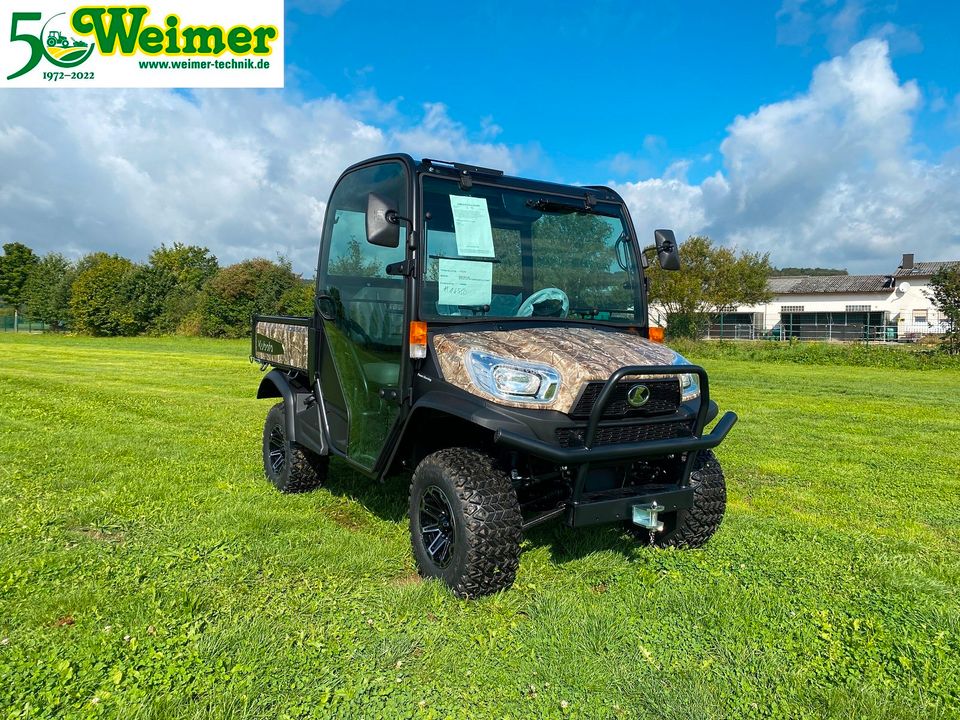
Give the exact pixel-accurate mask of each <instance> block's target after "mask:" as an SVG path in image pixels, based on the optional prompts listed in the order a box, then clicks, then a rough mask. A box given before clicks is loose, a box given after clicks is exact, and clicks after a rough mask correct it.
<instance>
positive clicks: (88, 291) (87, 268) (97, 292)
mask: <svg viewBox="0 0 960 720" xmlns="http://www.w3.org/2000/svg"><path fill="white" fill-rule="evenodd" d="M136 273H137V266H136V265H134V264H133V263H132V262H130V261H129V260H127V259H126V258H122V257H120V256H119V255H107V254H106V253H94V254H93V255H88V256H87V257H85V258H83V259H82V260H81V261H80V262H79V263H78V273H77V277H76V279H75V280H74V281H73V285H72V287H71V293H70V314H71V316H72V318H73V329H74V330H76V331H77V332H80V333H87V334H90V335H136V334H137V333H138V332H140V331H141V330H143V324H142V321H141V319H140V318H138V309H137V304H136V300H137V297H136V290H137V287H138V283H137V274H136Z"/></svg>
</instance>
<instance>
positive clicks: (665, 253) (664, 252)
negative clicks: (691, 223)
mask: <svg viewBox="0 0 960 720" xmlns="http://www.w3.org/2000/svg"><path fill="white" fill-rule="evenodd" d="M653 240H654V242H655V243H656V246H657V260H659V261H660V267H662V268H663V269H664V270H679V269H680V248H679V246H678V245H677V238H676V236H674V234H673V230H654V231H653Z"/></svg>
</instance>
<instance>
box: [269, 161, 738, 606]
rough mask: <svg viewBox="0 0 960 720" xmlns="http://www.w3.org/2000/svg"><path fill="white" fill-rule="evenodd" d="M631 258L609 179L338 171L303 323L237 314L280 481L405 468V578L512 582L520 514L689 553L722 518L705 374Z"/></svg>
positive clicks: (626, 217)
mask: <svg viewBox="0 0 960 720" xmlns="http://www.w3.org/2000/svg"><path fill="white" fill-rule="evenodd" d="M648 255H651V256H652V255H656V257H657V260H658V262H659V263H660V264H661V266H662V267H663V268H665V269H671V270H677V269H679V266H680V261H679V255H678V249H677V244H676V240H675V238H674V235H673V233H672V232H671V231H669V230H657V231H656V232H655V233H654V244H653V245H651V246H649V247H646V248H644V247H643V246H642V245H641V244H640V243H639V241H638V238H637V234H636V232H635V231H634V227H633V223H632V221H631V219H630V214H629V213H628V212H627V207H626V205H625V204H624V202H623V200H622V198H621V197H620V196H619V195H617V193H616V192H614V191H613V190H611V189H609V188H606V187H593V186H591V187H577V186H568V185H558V184H553V183H547V182H539V181H534V180H529V179H523V178H518V177H508V176H506V175H504V173H503V172H501V171H498V170H492V169H489V168H482V167H475V166H471V165H464V164H459V163H451V162H441V161H437V160H428V159H424V160H421V161H419V162H417V161H415V160H413V159H412V158H411V157H409V156H407V155H388V156H383V157H377V158H373V159H370V160H367V161H365V162H362V163H359V164H357V165H354V166H352V167H350V168H349V169H348V170H346V171H345V172H344V174H343V175H342V176H341V177H340V179H339V180H338V181H337V184H336V186H335V187H334V189H333V193H332V195H331V197H330V201H329V203H328V205H327V208H326V217H325V220H324V225H323V233H322V237H321V241H320V254H319V263H318V269H317V282H316V290H317V294H316V307H315V311H314V314H313V317H309V318H292V317H268V316H255V317H254V318H253V328H252V330H253V333H252V335H253V337H252V351H251V359H253V360H256V361H259V362H260V363H261V365H262V368H263V369H264V370H266V369H267V368H268V367H269V368H272V369H271V370H270V372H269V373H268V374H267V375H266V376H265V377H264V378H263V379H262V382H261V383H260V387H259V390H258V392H257V397H258V398H279V399H280V402H279V403H278V404H276V405H274V406H273V407H272V409H271V410H270V411H269V413H267V420H266V424H265V425H264V429H263V461H264V468H265V471H266V475H267V478H268V479H269V480H270V481H271V482H272V483H273V484H274V485H275V486H276V487H277V488H278V489H280V490H281V491H283V492H301V491H306V490H310V489H312V488H315V487H317V486H319V485H320V484H322V483H323V481H324V479H325V478H326V476H327V473H328V468H329V461H330V458H331V456H336V457H339V458H341V459H342V460H343V461H345V462H346V463H347V464H348V465H350V466H352V467H354V468H355V469H357V470H358V471H360V472H361V473H364V474H366V475H368V476H369V477H371V478H373V479H378V480H381V481H383V480H385V479H386V478H388V477H392V476H394V475H396V474H401V475H403V476H404V477H410V474H409V473H404V470H405V469H408V470H411V471H412V479H411V481H410V495H409V518H410V535H411V539H412V544H413V554H414V557H415V560H416V564H417V567H418V569H419V571H420V573H421V574H422V575H423V576H425V577H436V578H440V579H442V580H443V581H444V582H445V583H446V584H447V585H448V586H449V587H450V588H451V589H452V590H453V592H454V594H456V595H457V596H459V597H476V596H480V595H484V594H487V593H492V592H495V591H498V590H500V589H503V588H506V587H509V586H510V585H511V583H512V582H513V580H514V577H515V575H516V572H517V567H518V564H519V553H520V543H521V536H522V533H523V532H524V531H525V530H528V529H530V528H532V527H534V526H536V525H540V524H541V523H545V522H547V521H550V520H563V521H565V522H566V523H567V524H568V525H570V526H572V527H575V528H579V527H583V526H588V525H597V524H602V523H619V524H621V525H623V526H625V527H626V529H628V530H630V531H632V532H633V533H634V534H636V535H637V536H638V538H639V540H640V541H643V542H649V543H651V544H653V545H656V546H660V547H666V546H679V547H683V546H686V547H698V546H701V545H703V544H704V543H705V542H706V541H707V540H708V539H709V538H710V536H711V535H712V534H713V533H714V531H715V530H716V529H717V527H718V526H719V524H720V521H721V519H722V517H723V513H724V509H725V505H726V488H725V483H724V477H723V473H722V471H721V468H720V465H719V464H718V463H717V460H716V458H715V457H714V455H713V453H712V452H711V448H713V447H715V446H717V445H718V444H719V443H720V442H721V441H722V440H723V438H724V437H725V436H726V434H727V433H728V432H729V430H730V428H731V427H732V426H733V424H734V423H735V422H736V419H737V418H736V415H735V414H734V413H732V412H727V413H725V414H724V415H723V417H722V418H720V420H719V421H718V422H717V424H716V426H715V427H714V428H713V430H712V431H711V432H707V431H706V428H707V425H708V424H709V423H710V422H711V421H712V420H713V419H714V418H715V417H716V416H717V415H718V409H717V406H716V404H715V403H714V402H713V401H711V400H710V392H709V386H708V382H707V374H706V373H705V372H704V370H703V369H702V368H700V367H698V366H696V365H691V364H689V363H688V362H687V361H686V360H684V358H682V357H681V356H680V355H678V354H677V353H675V352H673V351H672V350H670V349H669V348H667V347H665V346H664V345H663V344H661V343H659V342H656V341H655V340H657V339H660V340H662V331H660V332H659V333H658V332H657V331H658V330H659V328H650V327H649V323H648V320H647V301H646V296H647V278H646V277H645V274H644V268H646V267H649V264H648V263H649V261H648V260H647V256H648Z"/></svg>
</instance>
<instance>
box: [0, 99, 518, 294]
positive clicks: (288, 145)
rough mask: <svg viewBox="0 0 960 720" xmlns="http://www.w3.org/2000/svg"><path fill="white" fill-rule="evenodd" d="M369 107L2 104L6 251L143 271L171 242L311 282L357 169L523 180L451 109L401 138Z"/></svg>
mask: <svg viewBox="0 0 960 720" xmlns="http://www.w3.org/2000/svg"><path fill="white" fill-rule="evenodd" d="M363 117H374V118H378V119H385V118H392V119H394V120H396V116H395V109H394V108H392V107H391V106H390V105H389V104H387V105H383V104H382V103H379V102H378V101H377V100H376V99H375V98H373V97H372V96H369V95H367V96H362V97H360V98H359V99H358V100H357V101H356V103H347V102H344V101H342V100H338V99H336V98H326V99H321V100H315V101H310V102H294V101H290V100H287V99H286V97H285V96H284V95H282V94H280V93H270V92H236V91H228V92H217V91H214V92H202V93H197V94H196V95H194V96H189V95H185V94H181V93H177V92H166V91H163V92H156V91H152V92H150V91H127V92H113V91H108V92H93V91H89V92H79V91H78V92H69V93H64V92H7V93H0V241H2V242H10V241H15V240H19V241H22V242H25V243H26V244H28V245H30V246H31V247H33V248H34V249H36V250H38V251H40V252H46V251H50V250H60V251H65V252H67V253H69V254H72V255H79V254H82V253H84V252H89V251H92V250H107V251H110V252H119V253H121V254H124V255H126V256H128V257H132V258H135V259H143V258H145V257H146V255H147V254H148V253H149V251H150V249H152V248H154V247H156V246H157V245H159V244H160V243H161V242H167V243H168V244H169V243H170V242H173V241H177V240H179V241H183V242H192V243H198V244H201V245H206V246H208V247H210V248H211V249H212V250H213V251H214V253H215V254H216V255H217V256H218V258H219V259H220V260H221V262H222V263H231V262H236V261H237V260H240V259H242V258H246V257H252V256H255V255H261V256H266V257H275V256H276V255H277V254H278V253H283V254H285V255H287V256H289V257H290V258H291V259H292V260H293V261H294V264H295V267H296V268H297V269H298V270H299V271H301V272H304V273H305V274H307V275H310V274H312V272H313V267H314V265H315V262H316V254H317V245H318V241H319V233H320V227H321V224H322V217H323V210H324V207H325V202H326V199H327V197H328V195H329V192H330V189H331V187H332V185H333V183H334V181H335V180H336V178H337V176H338V175H339V173H340V172H341V171H342V170H343V169H344V168H345V167H347V166H348V165H350V164H351V163H353V162H356V161H358V160H361V159H363V158H364V157H368V156H371V155H376V154H379V153H383V152H387V151H389V150H402V151H409V152H411V153H414V154H417V155H428V156H434V157H441V158H451V159H457V160H465V161H471V162H476V163H478V164H482V165H492V166H494V167H502V168H504V169H507V170H513V169H514V163H513V161H512V159H511V152H510V149H509V148H507V146H505V145H502V144H489V143H485V142H473V141H471V140H470V139H469V138H468V133H467V130H466V129H465V128H464V127H463V126H462V125H460V124H458V123H456V122H454V121H453V120H451V119H450V117H449V116H448V114H447V111H446V108H445V107H444V106H442V105H439V104H436V105H429V106H427V107H426V108H425V116H424V118H423V119H422V120H421V121H420V122H419V123H409V124H408V126H407V127H405V128H403V129H401V130H395V129H394V130H392V129H390V128H389V127H380V126H378V125H375V124H371V122H365V121H364V120H361V119H360V118H363Z"/></svg>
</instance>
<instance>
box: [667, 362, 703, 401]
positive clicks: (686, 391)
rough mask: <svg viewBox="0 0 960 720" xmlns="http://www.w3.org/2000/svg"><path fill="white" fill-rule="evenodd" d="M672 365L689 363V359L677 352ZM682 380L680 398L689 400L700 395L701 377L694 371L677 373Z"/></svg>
mask: <svg viewBox="0 0 960 720" xmlns="http://www.w3.org/2000/svg"><path fill="white" fill-rule="evenodd" d="M670 364H671V365H689V364H690V363H689V362H688V361H687V359H686V358H685V357H684V356H683V355H681V354H680V353H676V357H675V358H674V359H673V362H672V363H670ZM677 379H678V380H680V400H681V401H682V402H688V401H690V400H694V399H695V398H698V397H700V378H699V377H698V376H697V375H694V374H693V373H682V374H680V375H677Z"/></svg>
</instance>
